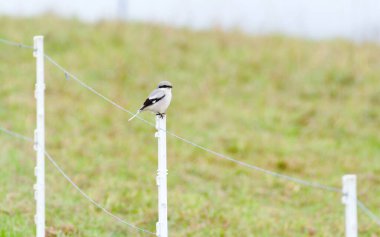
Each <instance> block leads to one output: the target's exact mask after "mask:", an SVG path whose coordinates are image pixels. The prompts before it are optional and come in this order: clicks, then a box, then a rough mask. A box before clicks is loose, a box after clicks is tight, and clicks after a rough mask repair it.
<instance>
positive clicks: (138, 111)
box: [128, 109, 141, 122]
mask: <svg viewBox="0 0 380 237" xmlns="http://www.w3.org/2000/svg"><path fill="white" fill-rule="evenodd" d="M140 112H141V110H140V109H139V110H137V112H136V113H135V115H133V116H132V117H131V118H130V119H128V122H129V121H131V120H132V119H134V118H135V117H136V116H137V115H139V113H140Z"/></svg>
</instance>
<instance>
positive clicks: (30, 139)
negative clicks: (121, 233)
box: [0, 127, 156, 235]
mask: <svg viewBox="0 0 380 237" xmlns="http://www.w3.org/2000/svg"><path fill="white" fill-rule="evenodd" d="M0 131H2V132H4V133H6V134H8V135H10V136H13V137H15V138H17V139H21V140H24V141H27V142H33V139H32V138H30V137H27V136H24V135H21V134H19V133H16V132H13V131H10V130H8V129H6V128H2V127H0ZM45 155H46V157H47V158H48V160H49V161H50V162H51V163H52V164H53V166H54V167H55V168H56V169H57V170H58V172H59V173H61V175H62V176H63V177H64V178H65V179H66V180H67V181H68V182H69V183H70V184H71V185H72V186H73V187H74V188H75V189H76V190H78V192H79V193H80V194H81V195H82V196H83V197H85V198H86V199H87V200H88V201H89V202H91V203H92V204H93V205H95V206H96V207H97V208H99V209H101V210H102V211H103V212H104V213H106V214H107V215H109V216H111V217H112V218H114V219H116V220H117V221H119V222H121V223H123V224H125V225H127V226H129V227H131V228H133V229H135V230H136V231H141V232H144V233H147V234H150V235H156V234H155V233H153V232H151V231H149V230H146V229H143V228H140V227H137V226H135V225H133V224H131V223H129V222H127V221H125V220H123V219H122V218H121V217H118V216H116V215H114V214H112V213H111V212H110V211H108V210H107V209H106V208H104V207H103V206H102V205H100V204H99V203H97V202H96V201H94V199H92V198H91V197H90V196H88V195H87V194H86V193H85V192H84V191H83V190H82V189H81V188H80V187H79V186H78V185H76V184H75V183H74V181H73V180H72V179H71V178H70V177H69V176H68V175H67V174H66V173H65V172H64V171H63V170H62V168H61V167H60V166H59V165H58V164H57V162H55V160H54V159H53V158H52V156H51V155H50V154H49V153H48V152H47V151H45Z"/></svg>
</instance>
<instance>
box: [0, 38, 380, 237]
mask: <svg viewBox="0 0 380 237" xmlns="http://www.w3.org/2000/svg"><path fill="white" fill-rule="evenodd" d="M0 43H4V44H7V45H11V46H16V47H21V48H28V49H33V47H32V46H29V45H25V44H21V43H17V42H13V41H9V40H5V39H1V38H0ZM45 58H46V59H47V60H48V61H49V62H50V63H52V64H53V65H54V66H56V67H57V68H58V69H59V70H61V71H62V72H63V73H64V76H65V78H66V79H69V78H72V79H74V80H75V81H76V82H77V83H78V84H79V85H81V86H82V87H84V88H86V89H87V90H89V91H91V92H92V93H93V94H95V95H97V96H99V97H100V98H102V99H103V100H105V101H107V102H108V103H110V104H112V105H113V106H115V107H116V108H118V109H120V110H121V111H124V112H126V113H128V114H130V115H134V114H135V113H133V112H132V111H130V110H128V109H126V108H125V107H123V106H121V105H119V104H118V103H116V102H115V101H113V100H112V99H110V98H108V97H106V96H105V95H103V94H102V93H100V92H99V91H97V90H95V89H94V88H93V87H91V86H89V85H87V84H86V83H85V82H83V81H82V80H80V79H79V78H78V77H76V76H75V75H74V74H72V73H71V72H69V71H68V70H66V69H65V68H64V67H63V66H61V65H60V64H59V63H58V62H56V61H55V60H54V59H53V58H52V57H50V56H49V55H47V54H45ZM137 119H139V120H140V121H142V122H144V123H145V124H147V125H149V126H151V127H154V128H155V127H156V126H155V125H154V124H153V123H151V122H149V121H147V120H145V119H144V118H142V117H140V116H137ZM0 130H1V131H3V132H5V133H7V134H9V135H12V136H14V137H17V138H19V139H23V140H27V141H32V140H31V139H30V138H28V137H25V136H23V135H21V134H18V133H14V132H12V131H10V130H7V129H4V128H0ZM162 130H163V131H164V132H166V133H167V134H169V135H171V136H173V137H175V138H177V139H179V140H181V141H183V142H185V143H188V144H190V145H192V146H193V147H196V148H198V149H201V150H203V151H206V152H208V153H210V154H213V155H215V156H217V157H219V158H222V159H224V160H228V161H231V162H234V163H236V164H238V165H241V166H244V167H247V168H250V169H253V170H256V171H259V172H262V173H265V174H267V175H271V176H273V177H276V178H280V179H283V180H288V181H292V182H295V183H298V184H301V185H304V186H308V187H312V188H317V189H322V190H325V191H330V192H335V193H342V190H341V189H339V188H336V187H332V186H327V185H323V184H320V183H316V182H310V181H306V180H303V179H299V178H295V177H291V176H288V175H285V174H281V173H277V172H274V171H271V170H267V169H264V168H261V167H258V166H255V165H251V164H248V163H246V162H243V161H239V160H236V159H234V158H232V157H229V156H226V155H224V154H221V153H219V152H216V151H214V150H211V149H209V148H207V147H204V146H201V145H199V144H197V143H195V142H192V141H190V140H188V139H186V138H183V137H181V136H179V135H177V134H175V133H173V132H171V131H168V130H164V129H162ZM46 155H47V157H48V159H49V160H50V159H51V160H50V161H51V162H52V164H53V165H54V166H55V168H57V169H58V171H59V172H60V173H61V174H62V175H63V176H64V177H65V178H66V179H67V180H68V181H69V182H70V183H71V184H72V185H73V186H74V187H75V188H76V189H77V190H78V191H80V192H81V194H82V195H83V196H84V197H86V198H87V199H89V201H90V202H92V203H93V204H94V205H96V206H97V207H98V208H100V209H102V210H103V211H104V212H105V213H107V214H108V215H111V216H112V217H113V218H115V219H117V220H119V221H121V222H122V223H124V222H125V221H124V220H122V219H121V218H119V217H117V216H115V215H113V214H112V213H110V212H109V211H107V210H106V209H104V208H103V207H101V206H100V205H99V204H97V203H96V202H95V201H94V200H92V199H91V198H90V197H89V196H87V195H86V194H85V193H84V192H83V191H82V190H81V189H80V188H79V187H78V186H76V185H75V183H73V182H72V181H71V179H69V177H68V176H67V175H65V173H64V172H63V170H62V169H60V168H59V166H58V165H57V164H56V163H55V162H54V160H52V158H51V156H50V155H48V154H46ZM56 165H57V166H56ZM358 206H359V208H360V209H361V210H362V211H363V212H364V213H365V214H366V215H367V216H368V217H370V218H371V219H372V220H373V221H374V222H375V223H376V224H377V225H379V226H380V218H379V217H377V216H376V215H375V214H374V213H373V212H371V211H370V210H369V209H368V208H367V207H366V206H365V205H364V204H363V203H362V202H361V201H360V200H358ZM125 224H127V225H129V226H130V227H132V228H134V229H137V230H140V231H144V232H146V233H149V234H153V235H154V233H153V232H150V231H148V230H144V229H140V228H139V227H136V226H134V225H132V224H130V223H128V222H125Z"/></svg>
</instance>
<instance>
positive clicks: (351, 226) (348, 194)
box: [342, 175, 358, 237]
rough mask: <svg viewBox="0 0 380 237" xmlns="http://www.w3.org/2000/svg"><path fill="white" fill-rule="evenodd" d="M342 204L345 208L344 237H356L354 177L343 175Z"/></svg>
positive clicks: (356, 220) (356, 218) (356, 219)
mask: <svg viewBox="0 0 380 237" xmlns="http://www.w3.org/2000/svg"><path fill="white" fill-rule="evenodd" d="M342 181H343V190H342V192H343V197H342V203H343V204H344V205H345V206H346V208H345V233H346V237H357V236H358V217H357V197H356V175H344V176H343V178H342Z"/></svg>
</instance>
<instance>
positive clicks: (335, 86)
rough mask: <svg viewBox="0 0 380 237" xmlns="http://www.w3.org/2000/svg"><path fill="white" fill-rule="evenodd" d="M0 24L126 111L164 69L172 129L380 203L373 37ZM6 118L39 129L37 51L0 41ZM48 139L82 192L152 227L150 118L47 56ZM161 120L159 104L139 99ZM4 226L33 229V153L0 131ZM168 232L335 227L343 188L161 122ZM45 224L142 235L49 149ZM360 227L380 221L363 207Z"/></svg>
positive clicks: (379, 116) (28, 131)
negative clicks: (153, 106)
mask: <svg viewBox="0 0 380 237" xmlns="http://www.w3.org/2000/svg"><path fill="white" fill-rule="evenodd" d="M0 28H1V34H0V38H7V39H10V40H14V41H19V42H24V43H26V44H30V45H31V44H32V38H33V36H34V35H37V34H42V35H44V36H45V52H46V53H48V54H49V55H50V56H52V57H53V58H54V59H56V60H57V61H58V62H59V63H61V64H62V65H64V66H65V67H66V68H68V69H69V70H70V71H71V72H73V73H74V74H76V75H77V76H78V77H79V78H81V79H82V80H83V81H85V82H86V83H88V84H89V85H91V86H93V87H94V88H96V89H97V90H99V91H101V92H102V93H103V94H105V95H107V96H108V97H110V98H112V99H113V100H115V101H117V102H118V103H120V104H121V105H123V106H125V107H126V108H127V109H130V110H132V111H135V110H137V109H138V107H139V106H140V103H141V102H142V101H143V100H144V99H145V96H146V95H147V94H148V93H149V92H150V91H151V90H152V89H153V87H154V86H155V85H156V84H157V83H158V82H159V81H160V80H170V81H171V82H172V83H173V85H174V89H173V97H174V99H173V102H172V106H171V108H170V110H169V111H168V129H169V130H170V131H172V132H174V133H176V134H178V135H180V136H183V137H185V138H188V139H190V140H191V141H194V142H196V143H199V144H201V145H204V146H206V147H208V148H211V149H214V150H216V151H218V152H221V153H224V154H227V155H229V156H232V157H234V158H236V159H239V160H241V161H244V162H247V163H249V164H254V165H258V166H260V167H264V168H266V169H270V170H273V171H276V172H280V173H283V174H287V175H291V176H294V177H298V178H302V179H305V180H309V181H316V182H320V183H323V184H326V185H331V186H335V187H338V188H339V187H341V177H342V175H344V174H348V173H355V174H357V175H358V193H359V195H360V197H359V198H360V199H361V200H362V201H363V202H364V203H366V204H367V205H368V206H369V207H370V209H371V210H373V211H374V212H375V213H376V214H377V215H380V202H379V196H380V175H379V173H380V136H379V131H380V108H379V106H380V80H379V75H380V47H379V46H377V45H374V44H353V43H350V42H347V41H344V40H331V41H322V42H321V41H319V42H316V41H310V40H303V39H294V38H287V37H283V36H265V37H264V36H262V37H251V36H247V35H244V34H242V33H240V32H230V33H224V32H221V31H219V30H217V29H215V30H211V31H201V32H199V31H198V32H194V31H191V30H188V29H173V28H169V27H164V26H157V25H147V24H138V23H131V24H124V23H118V22H99V23H96V24H84V23H80V22H78V21H75V20H70V21H68V20H62V19H58V18H55V17H52V16H45V17H41V18H31V19H12V18H7V17H1V18H0ZM0 59H1V63H0V83H1V87H0V126H2V127H6V128H9V129H12V130H14V131H17V132H20V133H22V134H25V135H28V136H32V135H33V130H34V124H35V111H34V110H35V102H34V97H33V91H34V84H35V61H34V58H33V56H32V52H31V51H30V50H25V49H18V48H15V47H9V46H6V45H0ZM46 81H47V82H46V83H47V90H46V100H47V101H46V129H47V131H46V133H47V144H46V146H47V150H48V151H49V152H50V153H51V154H52V155H53V157H54V158H55V159H56V161H57V162H58V163H59V164H60V165H61V166H62V168H63V169H64V170H65V171H66V172H67V173H68V174H69V175H70V177H72V178H73V180H74V181H75V182H76V183H77V184H78V185H79V186H80V187H81V188H83V189H84V191H85V192H87V193H88V194H89V195H90V196H91V197H93V198H94V199H95V200H97V201H98V202H100V203H101V204H102V205H104V206H105V207H106V208H108V209H109V210H111V211H112V212H113V213H115V214H117V215H119V216H121V217H123V218H124V219H126V220H128V221H130V222H132V223H134V224H136V225H138V226H139V227H142V228H145V229H148V230H151V231H154V230H155V223H156V220H157V187H156V185H155V175H156V169H157V167H156V166H157V158H156V153H157V151H156V140H155V138H154V132H155V131H154V128H152V127H149V126H146V125H145V124H144V123H142V122H140V121H138V120H134V121H133V122H131V123H128V122H127V120H128V118H129V117H130V116H129V114H126V113H124V112H122V111H120V110H118V109H116V108H115V107H113V106H111V105H110V104H108V103H107V102H105V101H103V100H101V99H100V98H99V97H96V96H94V95H93V94H91V93H90V92H88V91H86V90H85V89H83V88H82V87H80V86H79V85H78V84H77V83H75V82H74V81H73V80H66V79H65V77H64V74H63V73H62V72H60V71H59V70H57V69H56V68H55V67H53V66H52V65H50V64H48V63H47V64H46ZM142 116H143V117H144V118H146V119H148V120H149V121H152V122H154V116H153V115H152V114H148V113H146V114H143V115H142ZM0 142H1V149H0V166H1V167H2V168H1V171H0V189H1V192H0V236H3V237H4V236H7V237H16V236H33V234H34V222H33V216H34V209H35V203H34V199H33V190H32V185H33V183H34V182H35V181H34V180H35V177H34V175H33V169H34V165H35V160H34V157H35V154H34V151H33V149H32V146H31V145H30V144H27V143H25V142H22V141H17V140H14V139H12V138H11V137H9V136H7V135H5V134H0ZM168 168H169V176H168V189H169V228H170V234H171V236H176V237H178V236H196V237H198V236H204V237H209V236H257V237H266V236H275V237H277V236H278V237H298V236H323V237H329V236H332V237H336V236H343V235H344V206H343V205H342V204H341V197H340V195H339V194H335V193H329V192H325V191H322V190H317V189H313V188H308V187H303V186H300V185H298V184H295V183H292V182H288V181H282V180H279V179H276V178H273V177H271V176H268V175H265V174H262V173H258V172H256V171H253V170H250V169H247V168H245V167H241V166H238V165H236V164H234V163H231V162H229V161H224V160H221V159H219V158H217V157H215V156H213V155H211V154H208V153H205V152H204V151H201V150H199V149H196V148H194V147H192V146H190V145H188V144H186V143H183V142H182V141H180V140H178V139H175V138H173V137H171V136H169V137H168ZM46 170H47V171H46V172H47V174H46V175H47V176H46V183H47V190H46V195H47V198H46V199H47V204H46V205H47V213H46V218H47V226H48V230H49V233H50V236H113V237H117V236H146V235H144V234H142V233H136V232H135V231H133V230H131V229H130V228H129V227H127V226H124V225H122V224H119V223H117V222H116V221H114V220H113V219H112V218H110V217H108V216H106V215H105V214H104V213H102V212H101V211H100V210H98V209H96V208H95V207H94V206H93V205H92V204H91V203H89V202H87V201H86V200H85V199H83V198H82V197H81V196H80V194H79V193H78V192H77V191H76V190H75V189H73V188H72V187H71V186H70V184H68V183H67V181H66V180H65V179H64V178H63V177H62V176H61V175H60V174H59V173H58V172H57V171H56V170H55V169H54V167H53V166H52V165H51V164H50V163H47V164H46ZM359 226H360V236H363V237H364V236H367V237H378V236H380V228H379V226H376V225H375V224H374V223H373V222H372V221H371V220H370V219H368V218H367V217H366V216H365V215H364V214H363V213H362V212H359Z"/></svg>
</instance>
